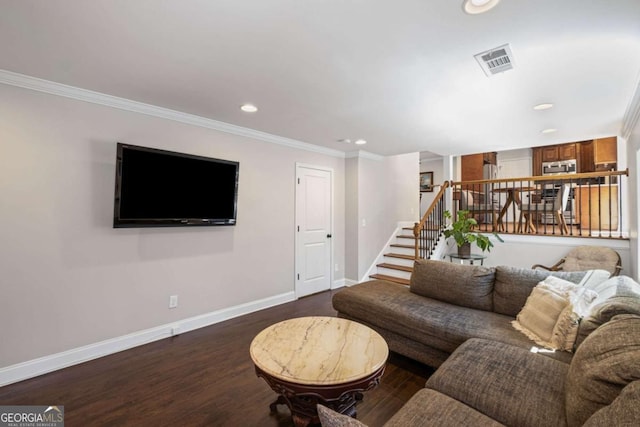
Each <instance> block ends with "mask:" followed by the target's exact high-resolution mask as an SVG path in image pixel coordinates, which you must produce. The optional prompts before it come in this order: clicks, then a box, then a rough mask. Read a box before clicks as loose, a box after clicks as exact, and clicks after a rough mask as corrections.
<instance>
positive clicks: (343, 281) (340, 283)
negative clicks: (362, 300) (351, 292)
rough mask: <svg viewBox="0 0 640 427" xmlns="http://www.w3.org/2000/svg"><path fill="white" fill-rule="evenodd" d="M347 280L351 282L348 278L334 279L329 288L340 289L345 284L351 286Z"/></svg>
mask: <svg viewBox="0 0 640 427" xmlns="http://www.w3.org/2000/svg"><path fill="white" fill-rule="evenodd" d="M348 282H351V281H350V280H349V279H338V280H334V281H333V284H332V285H331V289H340V288H344V287H345V286H351V285H349V284H348Z"/></svg>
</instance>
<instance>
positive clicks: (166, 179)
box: [113, 143, 240, 228]
mask: <svg viewBox="0 0 640 427" xmlns="http://www.w3.org/2000/svg"><path fill="white" fill-rule="evenodd" d="M239 167H240V164H239V163H238V162H233V161H229V160H220V159H213V158H210V157H202V156H195V155H192V154H183V153H176V152H172V151H165V150H158V149H155V148H147V147H138V146H135V145H129V144H122V143H118V146H117V157H116V191H115V201H114V215H113V226H114V227H115V228H121V227H179V226H198V225H201V226H203V225H204V226H207V225H235V224H236V214H237V205H238V171H239Z"/></svg>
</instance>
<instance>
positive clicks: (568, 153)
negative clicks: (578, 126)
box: [531, 136, 618, 176]
mask: <svg viewBox="0 0 640 427" xmlns="http://www.w3.org/2000/svg"><path fill="white" fill-rule="evenodd" d="M531 155H532V158H531V161H532V166H533V169H532V170H533V175H534V176H537V175H542V163H546V162H560V161H564V160H576V161H577V164H578V172H579V173H584V172H596V171H602V170H611V169H616V168H617V162H618V142H617V138H616V137H615V136H612V137H609V138H598V139H590V140H587V141H579V142H572V143H569V144H559V145H547V146H544V147H534V148H532V149H531Z"/></svg>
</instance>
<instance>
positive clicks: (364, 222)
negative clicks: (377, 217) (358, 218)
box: [362, 218, 367, 227]
mask: <svg viewBox="0 0 640 427" xmlns="http://www.w3.org/2000/svg"><path fill="white" fill-rule="evenodd" d="M362 226H363V227H366V226H367V220H366V219H364V218H362Z"/></svg>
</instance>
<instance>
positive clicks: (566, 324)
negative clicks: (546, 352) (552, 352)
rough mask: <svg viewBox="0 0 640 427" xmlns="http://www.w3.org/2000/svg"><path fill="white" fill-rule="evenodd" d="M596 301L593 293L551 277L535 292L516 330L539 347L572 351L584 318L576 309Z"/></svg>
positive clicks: (517, 319)
mask: <svg viewBox="0 0 640 427" xmlns="http://www.w3.org/2000/svg"><path fill="white" fill-rule="evenodd" d="M596 297H597V294H596V293H595V292H593V291H591V290H588V289H584V288H582V287H580V286H579V285H577V284H575V283H571V282H568V281H566V280H562V279H559V278H557V277H553V276H549V277H547V278H546V279H545V280H543V281H542V282H540V283H539V284H538V285H537V286H536V287H535V288H534V289H533V291H532V292H531V295H530V296H529V298H527V301H526V303H525V305H524V307H523V308H522V310H521V311H520V313H518V316H517V317H516V320H514V321H513V322H512V324H513V327H514V328H515V329H517V330H518V331H520V332H522V333H523V334H525V335H526V336H527V337H528V338H530V339H531V340H533V341H535V342H536V344H539V345H542V346H545V347H550V348H554V349H556V350H564V351H572V350H573V347H574V344H575V341H576V337H577V334H578V325H579V322H580V317H581V315H580V313H577V312H576V310H575V309H574V307H575V306H580V307H588V306H589V305H590V304H591V303H592V302H593V300H595V298H596Z"/></svg>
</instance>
